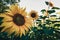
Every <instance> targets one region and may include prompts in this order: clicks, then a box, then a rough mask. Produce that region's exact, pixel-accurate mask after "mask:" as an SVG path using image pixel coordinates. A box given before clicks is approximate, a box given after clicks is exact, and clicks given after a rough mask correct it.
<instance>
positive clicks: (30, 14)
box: [29, 10, 38, 20]
mask: <svg viewBox="0 0 60 40" xmlns="http://www.w3.org/2000/svg"><path fill="white" fill-rule="evenodd" d="M29 16H30V18H31V19H33V20H36V19H37V18H38V14H37V12H36V11H34V10H32V11H31V12H30V13H29Z"/></svg>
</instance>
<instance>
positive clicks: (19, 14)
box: [0, 4, 32, 36]
mask: <svg viewBox="0 0 60 40" xmlns="http://www.w3.org/2000/svg"><path fill="white" fill-rule="evenodd" d="M25 9H26V8H24V9H23V8H20V7H19V6H18V5H16V4H15V5H11V6H10V7H9V10H7V12H6V13H3V14H0V17H4V19H3V20H2V22H3V23H2V24H1V25H0V26H1V27H3V29H2V30H1V32H7V33H8V35H11V34H12V33H13V32H14V33H15V34H14V35H16V36H18V35H20V36H22V35H25V34H26V32H28V31H29V29H31V25H32V21H31V19H29V18H27V17H26V15H27V13H26V12H25ZM27 20H28V21H27Z"/></svg>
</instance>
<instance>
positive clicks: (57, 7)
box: [52, 7, 60, 9]
mask: <svg viewBox="0 0 60 40" xmlns="http://www.w3.org/2000/svg"><path fill="white" fill-rule="evenodd" d="M52 9H60V8H58V7H52Z"/></svg>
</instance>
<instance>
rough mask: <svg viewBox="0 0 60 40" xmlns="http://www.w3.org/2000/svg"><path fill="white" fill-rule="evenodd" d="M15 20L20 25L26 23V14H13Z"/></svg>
mask: <svg viewBox="0 0 60 40" xmlns="http://www.w3.org/2000/svg"><path fill="white" fill-rule="evenodd" d="M13 22H14V23H15V24H16V25H18V26H22V25H24V23H25V19H24V16H22V15H21V14H15V15H14V16H13Z"/></svg>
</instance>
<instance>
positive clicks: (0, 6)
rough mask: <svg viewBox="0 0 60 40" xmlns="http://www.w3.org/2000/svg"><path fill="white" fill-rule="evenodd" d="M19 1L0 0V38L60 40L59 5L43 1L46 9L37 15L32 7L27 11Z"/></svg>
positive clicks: (10, 39) (3, 39)
mask: <svg viewBox="0 0 60 40" xmlns="http://www.w3.org/2000/svg"><path fill="white" fill-rule="evenodd" d="M19 2H20V0H0V40H60V16H57V15H60V11H58V10H60V8H59V7H56V6H54V3H53V2H50V1H45V4H46V5H47V9H42V10H40V12H41V13H42V14H43V15H39V14H38V11H36V10H34V9H33V10H31V11H30V12H29V13H28V12H27V11H26V8H24V7H20V6H19ZM57 11H58V12H57ZM53 13H55V14H56V15H55V14H53ZM51 14H53V15H51Z"/></svg>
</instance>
